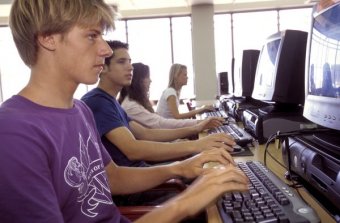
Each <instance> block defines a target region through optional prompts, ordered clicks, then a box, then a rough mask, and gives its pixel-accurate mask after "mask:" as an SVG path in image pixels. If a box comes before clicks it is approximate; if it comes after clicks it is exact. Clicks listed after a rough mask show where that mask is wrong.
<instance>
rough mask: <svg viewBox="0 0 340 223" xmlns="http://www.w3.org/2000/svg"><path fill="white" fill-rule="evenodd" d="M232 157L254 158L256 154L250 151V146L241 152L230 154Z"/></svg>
mask: <svg viewBox="0 0 340 223" xmlns="http://www.w3.org/2000/svg"><path fill="white" fill-rule="evenodd" d="M230 155H232V156H253V155H254V154H253V153H252V152H251V151H250V149H249V147H248V146H245V147H242V148H241V150H240V151H237V152H230Z"/></svg>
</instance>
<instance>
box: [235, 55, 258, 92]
mask: <svg viewBox="0 0 340 223" xmlns="http://www.w3.org/2000/svg"><path fill="white" fill-rule="evenodd" d="M259 54H260V50H256V49H247V50H243V52H242V58H241V59H240V60H238V61H237V63H236V64H237V65H236V67H237V68H238V69H237V70H236V72H235V78H234V81H235V92H234V95H235V96H236V97H245V98H248V97H249V98H250V97H251V94H252V93H253V89H254V80H255V72H256V66H257V62H258V58H259Z"/></svg>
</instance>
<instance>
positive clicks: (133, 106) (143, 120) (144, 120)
mask: <svg viewBox="0 0 340 223" xmlns="http://www.w3.org/2000/svg"><path fill="white" fill-rule="evenodd" d="M121 105H122V107H123V109H124V110H125V111H126V113H127V114H128V116H129V118H131V119H132V120H134V121H136V122H138V123H140V124H142V125H144V126H146V127H148V128H152V129H175V128H182V127H188V126H193V125H196V124H197V123H198V121H197V120H195V119H172V118H164V117H162V116H160V115H159V114H157V113H152V112H150V111H148V110H147V109H145V108H144V107H143V106H142V105H140V104H139V103H137V102H136V101H135V100H131V99H130V98H129V97H126V98H125V99H124V101H123V102H122V104H121Z"/></svg>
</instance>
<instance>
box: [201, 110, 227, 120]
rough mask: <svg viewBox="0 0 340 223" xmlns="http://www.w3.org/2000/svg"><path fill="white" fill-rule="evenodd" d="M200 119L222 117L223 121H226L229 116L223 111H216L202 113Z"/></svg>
mask: <svg viewBox="0 0 340 223" xmlns="http://www.w3.org/2000/svg"><path fill="white" fill-rule="evenodd" d="M201 117H202V118H203V119H204V118H207V117H222V118H224V119H228V118H229V116H228V114H227V113H226V112H225V111H224V110H216V111H210V112H204V113H202V115H201Z"/></svg>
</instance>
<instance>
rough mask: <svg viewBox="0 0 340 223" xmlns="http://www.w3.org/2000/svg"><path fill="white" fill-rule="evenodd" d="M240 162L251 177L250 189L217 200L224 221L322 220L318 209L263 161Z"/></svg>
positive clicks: (314, 221)
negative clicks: (310, 204)
mask: <svg viewBox="0 0 340 223" xmlns="http://www.w3.org/2000/svg"><path fill="white" fill-rule="evenodd" d="M238 165H239V168H240V169H241V170H242V171H243V172H244V173H245V174H246V175H247V176H248V178H249V181H250V183H249V184H250V185H249V191H247V192H233V193H227V194H224V195H223V196H222V197H221V198H220V199H219V200H218V202H217V207H218V210H219V213H220V216H221V219H222V221H223V223H232V222H243V223H244V222H262V223H269V222H280V223H281V222H289V223H302V222H306V223H307V222H311V223H316V222H320V219H319V217H318V216H317V215H316V213H315V211H314V210H313V209H312V208H311V207H309V206H308V205H307V204H306V203H305V202H304V201H303V200H302V199H301V198H300V197H299V196H298V195H297V193H296V192H295V191H293V190H292V189H291V188H290V187H289V186H288V185H286V184H285V183H284V182H283V181H282V180H281V179H280V178H278V177H277V176H276V175H275V174H274V173H272V172H271V171H270V170H269V169H267V168H266V167H265V166H264V165H263V164H262V163H260V162H257V161H248V162H246V163H242V162H240V163H238Z"/></svg>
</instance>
